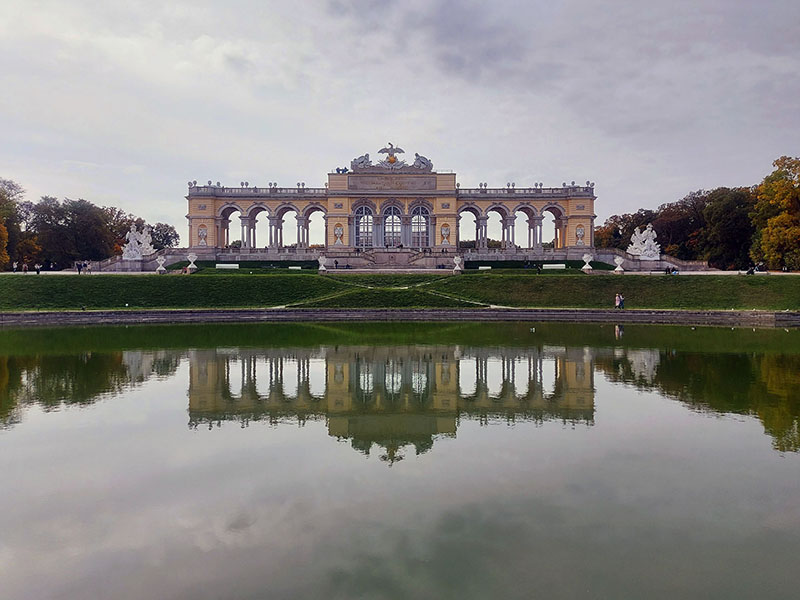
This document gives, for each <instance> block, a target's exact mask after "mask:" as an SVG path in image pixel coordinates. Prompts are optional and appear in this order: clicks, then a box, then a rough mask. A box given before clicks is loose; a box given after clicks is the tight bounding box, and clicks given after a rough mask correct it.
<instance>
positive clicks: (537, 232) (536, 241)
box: [533, 217, 544, 252]
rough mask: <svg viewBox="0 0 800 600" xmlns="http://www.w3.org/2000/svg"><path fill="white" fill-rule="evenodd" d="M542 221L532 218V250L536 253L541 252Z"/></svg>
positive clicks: (542, 218) (539, 218)
mask: <svg viewBox="0 0 800 600" xmlns="http://www.w3.org/2000/svg"><path fill="white" fill-rule="evenodd" d="M542 221H544V217H533V248H534V250H536V251H537V252H541V250H542Z"/></svg>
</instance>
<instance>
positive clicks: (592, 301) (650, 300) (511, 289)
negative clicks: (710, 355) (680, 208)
mask: <svg viewBox="0 0 800 600" xmlns="http://www.w3.org/2000/svg"><path fill="white" fill-rule="evenodd" d="M431 287H432V289H435V290H437V291H441V292H443V293H446V294H448V295H452V296H457V297H460V298H465V299H469V300H474V301H478V302H484V303H488V304H497V305H501V306H517V307H522V306H525V307H572V308H613V306H614V295H615V294H617V293H621V294H622V295H623V296H625V308H673V309H716V310H726V309H731V308H733V309H744V310H749V309H753V308H756V309H764V310H785V309H789V310H800V277H785V276H774V277H770V276H745V275H742V276H732V275H720V276H714V275H702V276H700V275H696V276H687V275H684V276H680V275H679V276H668V275H663V276H662V275H653V276H643V275H627V276H618V275H604V276H601V275H591V276H583V277H575V276H567V275H565V276H548V277H531V276H529V275H527V274H526V275H508V274H494V273H480V274H476V275H468V276H461V277H450V278H448V279H445V280H442V281H440V282H436V283H435V284H433V285H432V286H431Z"/></svg>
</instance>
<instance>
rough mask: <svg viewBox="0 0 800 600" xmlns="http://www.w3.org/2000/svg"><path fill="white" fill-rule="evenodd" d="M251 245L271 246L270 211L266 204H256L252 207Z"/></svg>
mask: <svg viewBox="0 0 800 600" xmlns="http://www.w3.org/2000/svg"><path fill="white" fill-rule="evenodd" d="M249 216H250V228H251V234H250V247H251V248H259V247H261V248H267V247H268V246H269V211H268V210H267V207H266V206H259V205H256V206H254V207H253V208H251V209H250V214H249Z"/></svg>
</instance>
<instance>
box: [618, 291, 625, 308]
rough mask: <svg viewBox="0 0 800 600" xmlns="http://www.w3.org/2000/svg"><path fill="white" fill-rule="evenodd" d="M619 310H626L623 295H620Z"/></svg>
mask: <svg viewBox="0 0 800 600" xmlns="http://www.w3.org/2000/svg"><path fill="white" fill-rule="evenodd" d="M619 308H620V310H622V309H623V308H625V296H623V295H622V294H620V295H619Z"/></svg>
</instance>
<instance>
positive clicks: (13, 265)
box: [11, 261, 18, 273]
mask: <svg viewBox="0 0 800 600" xmlns="http://www.w3.org/2000/svg"><path fill="white" fill-rule="evenodd" d="M17 264H18V263H17V261H14V263H13V264H12V265H11V268H12V269H13V271H14V273H16V272H17Z"/></svg>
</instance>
